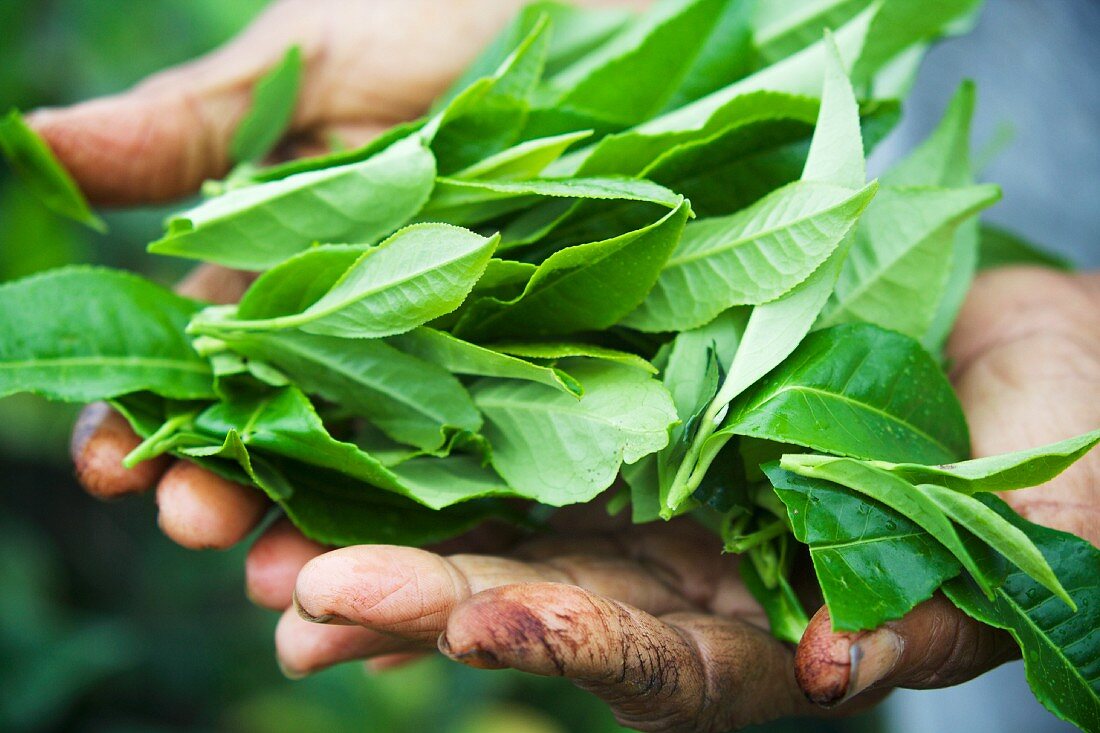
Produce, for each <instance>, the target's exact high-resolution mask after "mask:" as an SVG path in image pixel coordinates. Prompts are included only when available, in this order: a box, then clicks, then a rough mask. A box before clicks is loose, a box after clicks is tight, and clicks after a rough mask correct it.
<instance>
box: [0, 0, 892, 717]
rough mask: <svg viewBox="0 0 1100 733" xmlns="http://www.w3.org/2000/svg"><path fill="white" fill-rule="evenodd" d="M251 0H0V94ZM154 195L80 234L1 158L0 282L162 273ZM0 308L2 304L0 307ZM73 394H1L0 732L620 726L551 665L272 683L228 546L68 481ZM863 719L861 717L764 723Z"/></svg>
mask: <svg viewBox="0 0 1100 733" xmlns="http://www.w3.org/2000/svg"><path fill="white" fill-rule="evenodd" d="M264 5H265V1H264V0H235V2H224V0H111V1H110V2H107V1H100V0H96V1H95V2H88V1H87V0H0V111H2V110H4V109H6V108H7V107H10V106H16V107H19V108H22V109H31V108H34V107H38V106H43V105H53V104H66V103H71V102H74V101H77V100H81V99H87V98H90V97H93V96H97V95H102V94H108V93H111V92H116V91H119V90H122V89H124V88H126V87H127V86H128V85H130V84H132V83H134V82H135V81H137V80H139V79H140V78H142V77H143V76H145V75H146V74H149V73H151V72H153V71H156V70H158V69H161V68H163V67H165V66H168V65H170V64H174V63H178V62H181V61H184V60H186V59H189V58H191V57H193V56H195V55H197V54H199V53H202V52H205V51H207V50H209V49H211V48H213V47H214V46H216V45H217V44H219V43H221V42H222V41H224V40H225V39H227V38H229V37H230V36H231V35H233V34H234V33H235V32H236V31H237V30H239V29H240V28H241V27H242V26H243V25H244V24H245V23H246V22H247V21H248V20H249V19H250V18H252V17H253V16H254V15H255V14H256V13H257V12H258V11H259V10H260V9H261V8H262V7H263V6H264ZM164 214H165V210H141V211H130V212H115V213H109V214H108V215H107V217H106V218H107V220H108V223H109V224H110V234H109V235H107V236H105V237H99V236H96V235H93V234H91V233H90V232H89V231H88V230H85V229H82V228H80V227H78V226H77V225H73V224H70V223H69V222H67V221H65V220H62V219H59V218H57V217H55V216H53V215H51V214H50V213H48V212H47V211H46V210H45V209H44V208H42V207H41V206H39V205H38V204H37V203H36V202H35V201H34V200H33V199H31V198H30V197H29V196H28V195H27V194H26V193H25V192H24V191H23V190H22V189H20V188H19V187H17V186H16V185H14V183H13V181H12V180H11V178H10V176H9V175H8V174H7V172H6V171H4V170H0V281H7V280H11V279H14V278H18V277H22V276H24V275H28V274H30V273H33V272H36V271H40V270H43V269H47V268H51V267H56V266H59V265H64V264H67V263H70V262H96V263H103V264H109V265H114V266H120V267H126V268H129V269H133V270H137V271H140V272H143V273H145V274H147V275H148V276H150V277H152V278H154V279H156V280H159V281H161V282H165V283H168V282H171V281H172V280H174V279H175V278H176V277H178V276H179V275H180V274H181V273H182V272H183V271H184V266H183V265H182V264H180V263H175V262H171V261H168V260H164V259H158V258H154V257H152V256H148V255H146V254H145V253H144V251H143V250H144V245H145V243H146V242H148V241H150V240H151V239H153V238H155V236H156V235H157V233H158V231H159V227H160V222H161V220H162V218H163V216H164ZM0 317H3V315H2V314H0ZM74 414H75V410H72V409H69V408H67V407H64V406H58V405H51V404H47V403H45V402H44V401H42V400H38V399H35V398H23V397H19V398H9V399H5V400H0V730H3V731H24V730H26V731H32V730H33V731H134V732H135V733H136V732H138V731H142V732H145V731H149V732H152V731H202V730H233V731H243V732H246V733H251V732H255V733H266V732H268V731H271V732H275V731H288V730H293V731H299V732H303V731H304V732H309V731H324V732H325V733H341V732H342V731H356V732H358V733H371V732H374V731H378V732H379V733H403V732H405V731H409V732H412V731H416V732H417V733H426V732H427V733H434V732H440V733H495V732H498V731H499V733H554V732H555V731H583V732H584V733H600V732H602V731H617V730H620V729H619V728H618V726H616V725H615V724H614V721H613V720H612V719H611V717H610V715H608V714H607V712H606V711H605V710H604V709H603V708H602V706H601V705H600V704H598V703H597V702H596V701H595V700H593V699H590V698H589V697H587V696H586V695H584V694H583V693H581V692H579V691H577V690H576V689H575V688H573V687H572V686H571V685H570V684H568V683H566V682H563V681H561V680H543V679H536V678H533V677H527V676H523V675H519V674H514V673H506V672H476V671H473V670H468V669H465V668H461V667H459V666H458V665H453V664H449V663H445V662H444V661H443V660H441V659H433V660H430V661H426V662H421V663H417V664H415V665H412V666H411V667H408V668H405V669H402V670H399V671H396V672H391V673H388V674H385V675H380V676H371V675H368V674H367V673H366V672H365V671H364V670H363V668H362V667H361V666H360V665H358V664H353V665H345V666H344V667H342V668H339V669H334V670H330V671H328V672H325V673H322V674H319V675H317V676H315V677H313V678H310V679H307V680H303V681H299V682H290V681H287V680H285V679H284V678H283V677H282V676H281V674H280V673H279V671H278V668H277V667H276V665H275V660H274V656H273V645H272V631H273V629H274V626H275V620H276V617H275V614H272V613H268V612H264V611H261V610H258V609H255V608H253V607H252V606H250V605H249V604H248V603H247V601H246V600H245V598H244V595H243V591H242V589H243V559H244V552H243V550H241V549H238V550H234V551H231V552H226V553H213V552H207V553H197V554H196V553H192V552H188V551H185V550H182V549H180V548H178V547H176V546H175V545H173V544H171V543H170V542H168V540H166V539H165V538H163V537H162V536H161V535H160V533H159V532H158V530H157V528H156V522H155V518H156V517H155V508H154V506H153V503H152V499H151V498H149V497H147V498H143V499H131V500H128V501H122V502H118V503H115V504H111V505H105V504H101V503H98V502H96V501H93V500H91V499H89V498H88V497H86V496H85V495H84V494H83V493H82V492H81V491H80V490H79V488H78V487H77V486H76V484H75V482H74V481H73V478H72V471H71V468H70V466H69V462H68V457H67V439H68V430H69V426H70V424H71V422H72V419H73V416H74ZM842 729H843V730H846V731H872V730H875V729H876V726H875V724H874V721H873V719H870V718H863V719H859V720H854V721H847V722H845V723H843V724H840V723H837V724H817V723H813V724H800V723H797V722H792V723H790V724H785V725H782V726H778V727H772V728H769V729H768V730H774V731H784V730H792V731H793V730H799V731H807V730H821V731H838V730H842Z"/></svg>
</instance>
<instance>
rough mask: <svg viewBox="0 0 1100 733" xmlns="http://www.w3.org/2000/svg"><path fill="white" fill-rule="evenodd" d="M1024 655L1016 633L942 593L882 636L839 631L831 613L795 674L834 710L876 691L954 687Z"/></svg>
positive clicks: (807, 642)
mask: <svg viewBox="0 0 1100 733" xmlns="http://www.w3.org/2000/svg"><path fill="white" fill-rule="evenodd" d="M1017 654H1018V650H1017V648H1016V645H1015V644H1013V642H1012V639H1011V638H1010V637H1009V636H1008V634H1006V633H1005V632H1003V631H1000V630H997V629H994V628H992V627H990V626H986V625H984V624H980V623H978V622H977V621H975V620H973V619H972V618H970V617H969V616H967V615H966V614H965V613H963V612H962V611H960V610H959V609H958V608H956V607H955V606H954V605H952V604H951V602H950V601H948V600H947V599H946V598H945V597H943V596H942V595H938V594H937V595H935V596H933V597H932V598H931V599H929V600H927V601H925V602H924V603H922V604H920V605H918V606H917V607H916V608H914V609H913V610H912V611H910V612H909V614H908V615H906V616H905V617H904V618H902V619H901V620H899V621H891V622H888V623H886V624H885V625H883V626H881V627H879V628H877V629H875V630H874V631H863V632H845V631H833V630H832V621H831V619H830V618H829V611H828V609H827V608H824V607H823V608H822V609H821V610H820V611H818V612H817V614H816V615H815V616H814V617H813V619H812V620H811V621H810V625H809V627H808V628H807V629H806V633H805V634H804V635H803V637H802V641H801V643H800V644H799V645H798V651H797V653H796V655H795V674H796V677H797V679H798V684H799V686H800V687H801V688H802V690H803V692H805V694H806V696H807V697H808V698H809V699H810V700H812V701H813V702H815V703H817V704H819V705H825V706H830V705H835V704H837V703H839V702H843V701H845V700H848V699H851V698H852V697H855V696H856V695H860V694H861V693H865V692H866V691H868V690H873V689H876V688H889V687H910V688H917V689H927V688H934V687H950V686H951V685H957V684H959V683H962V682H965V681H967V680H969V679H972V678H974V677H977V676H978V675H980V674H982V673H984V672H986V671H988V670H990V669H992V668H993V667H996V666H997V665H999V664H1002V663H1004V662H1006V661H1008V660H1010V659H1012V658H1014V657H1015V656H1016V655H1017Z"/></svg>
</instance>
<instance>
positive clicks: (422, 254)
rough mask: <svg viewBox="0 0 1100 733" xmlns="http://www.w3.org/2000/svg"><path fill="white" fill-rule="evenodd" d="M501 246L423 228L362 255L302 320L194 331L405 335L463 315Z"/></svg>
mask: <svg viewBox="0 0 1100 733" xmlns="http://www.w3.org/2000/svg"><path fill="white" fill-rule="evenodd" d="M497 241H498V238H497V237H491V238H487V237H481V236H478V235H477V234H474V233H473V232H470V231H467V230H465V229H460V228H458V227H453V226H449V225H447V224H417V225H414V226H411V227H407V228H405V229H402V230H401V231H400V232H398V233H397V234H395V235H393V236H392V237H390V238H389V239H387V240H386V241H385V242H383V243H382V244H380V245H378V246H377V247H374V248H372V249H370V250H368V251H367V252H365V253H364V254H362V255H361V256H360V257H359V259H358V260H357V261H356V262H355V264H354V265H352V266H351V268H350V269H348V271H347V272H346V273H345V274H344V275H343V276H342V277H341V278H340V279H339V280H338V281H337V282H336V283H335V284H334V285H333V286H332V288H331V289H330V290H329V291H328V292H326V293H325V294H324V295H323V296H321V297H320V298H319V299H318V300H317V301H316V302H314V303H313V304H312V305H310V306H309V307H308V308H306V309H305V310H303V311H300V312H299V313H294V314H287V315H282V316H276V317H274V318H261V319H257V320H244V319H240V318H232V317H229V318H226V317H220V318H219V317H212V318H208V319H196V321H195V323H193V324H192V328H193V330H195V331H196V332H200V333H205V334H207V335H213V336H217V335H219V334H225V333H232V332H235V331H279V330H283V329H288V328H297V329H301V330H303V331H306V332H308V333H315V334H321V335H326V336H339V337H341V338H380V337H382V336H392V335H394V334H398V333H403V332H405V331H410V330H412V329H413V328H416V327H417V326H419V325H422V324H424V323H426V322H428V321H430V320H431V319H433V318H436V317H438V316H441V315H443V314H445V313H449V312H451V311H452V310H454V309H455V308H457V307H458V306H459V305H460V304H461V303H462V301H463V300H464V299H465V298H466V295H467V294H468V293H469V292H470V290H471V288H472V287H473V285H474V283H475V282H477V279H478V278H479V277H480V276H481V273H482V272H484V270H485V266H486V264H487V263H488V261H489V258H490V257H492V254H493V250H494V249H495V248H496V244H497ZM309 274H312V273H309Z"/></svg>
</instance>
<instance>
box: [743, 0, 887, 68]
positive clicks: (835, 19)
mask: <svg viewBox="0 0 1100 733" xmlns="http://www.w3.org/2000/svg"><path fill="white" fill-rule="evenodd" d="M870 4H871V0H793V1H792V0H763V1H762V2H758V3H756V8H755V14H754V16H753V43H754V44H755V46H756V51H757V53H758V54H759V55H760V57H761V58H762V59H763V60H764V61H765V62H767V63H772V64H773V63H775V62H777V61H781V60H782V59H784V58H786V57H787V56H790V55H792V54H794V53H797V52H798V51H801V50H802V49H804V48H806V47H807V46H810V45H812V44H813V43H815V42H816V41H819V40H821V32H822V31H823V30H824V29H826V28H838V27H840V26H841V25H843V24H844V23H847V22H848V21H849V20H851V19H852V17H853V16H855V15H856V14H857V13H859V12H860V11H862V10H863V9H864V8H866V7H867V6H868V5H870Z"/></svg>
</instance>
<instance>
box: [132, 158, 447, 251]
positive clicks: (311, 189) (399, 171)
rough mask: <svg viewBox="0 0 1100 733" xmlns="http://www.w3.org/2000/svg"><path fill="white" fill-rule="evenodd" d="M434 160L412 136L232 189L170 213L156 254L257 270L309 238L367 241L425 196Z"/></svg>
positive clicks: (385, 232)
mask: <svg viewBox="0 0 1100 733" xmlns="http://www.w3.org/2000/svg"><path fill="white" fill-rule="evenodd" d="M434 182H435V161H434V158H433V157H432V154H431V152H430V151H429V150H428V149H427V148H426V147H424V144H423V142H422V141H421V140H420V139H419V138H417V137H415V136H414V137H411V138H407V139H405V140H402V141H400V142H398V143H395V144H394V145H392V146H391V147H389V148H387V149H386V150H383V151H382V152H380V153H378V154H377V155H375V156H373V157H371V158H368V159H367V160H364V161H362V162H359V163H349V164H347V165H340V166H336V167H332V168H324V169H320V170H316V171H307V172H305V173H298V174H295V175H291V176H288V177H286V178H282V179H279V180H276V181H271V182H269V183H259V184H256V185H254V186H248V187H245V188H241V189H236V190H233V191H230V192H228V193H226V194H225V195H223V196H219V197H217V198H214V199H211V200H209V201H207V202H205V203H203V204H200V205H199V206H198V207H196V208H194V209H192V210H191V211H188V212H186V213H184V214H181V215H179V216H176V217H173V218H172V219H171V220H170V222H169V226H168V233H167V234H166V235H165V236H164V237H163V238H162V239H159V240H157V241H156V242H153V243H152V244H150V245H149V251H150V252H155V253H157V254H169V255H176V256H178V257H188V258H191V259H200V260H205V261H207V262H215V263H218V264H221V265H226V266H228V267H237V268H240V269H245V270H262V269H266V268H269V267H272V266H274V265H276V264H278V263H279V262H282V261H283V260H285V259H287V258H288V257H291V256H293V255H295V254H298V253H299V252H301V251H302V250H304V249H306V248H308V247H309V246H310V245H312V244H313V243H315V242H366V243H370V242H374V241H377V240H378V239H381V238H382V237H385V236H387V235H389V234H390V233H391V232H393V231H394V230H395V229H397V228H398V227H400V226H401V225H403V224H405V223H406V222H407V221H409V219H411V218H412V217H413V216H415V214H416V213H417V212H418V211H419V210H420V208H421V207H422V206H423V205H424V203H425V202H426V201H427V200H428V195H429V194H430V193H431V190H432V186H433V185H434Z"/></svg>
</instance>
